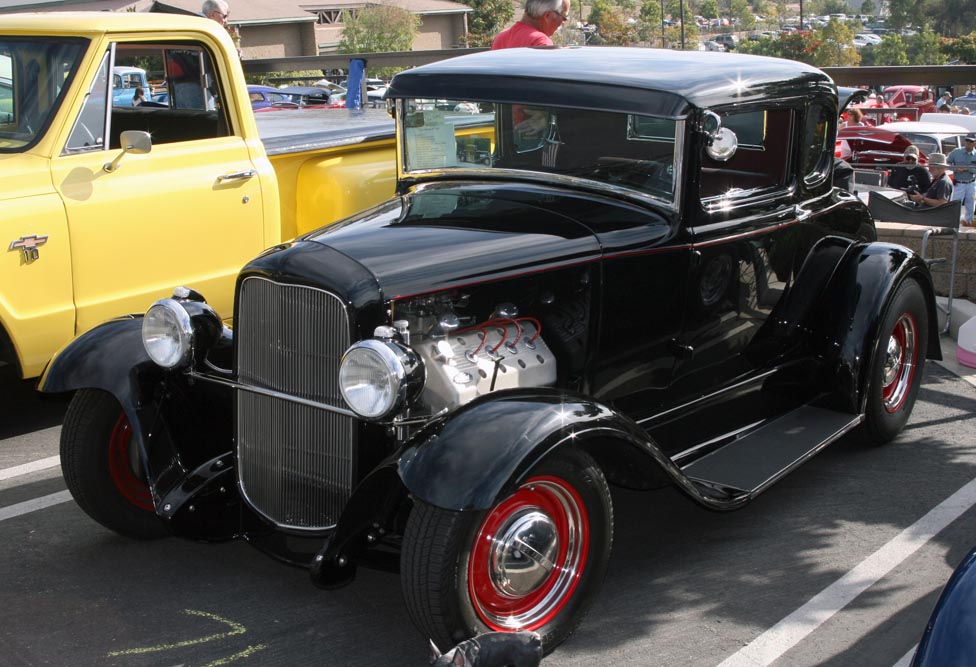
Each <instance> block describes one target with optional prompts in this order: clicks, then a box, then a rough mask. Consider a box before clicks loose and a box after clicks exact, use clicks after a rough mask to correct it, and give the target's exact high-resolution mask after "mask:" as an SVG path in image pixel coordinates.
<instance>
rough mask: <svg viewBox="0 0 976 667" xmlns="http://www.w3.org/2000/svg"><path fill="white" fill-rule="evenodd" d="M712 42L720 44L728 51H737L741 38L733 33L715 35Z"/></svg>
mask: <svg viewBox="0 0 976 667" xmlns="http://www.w3.org/2000/svg"><path fill="white" fill-rule="evenodd" d="M711 41H713V42H718V43H719V44H721V45H722V46H724V47H725V50H726V51H735V47H736V45H737V44H738V43H739V38H738V37H736V36H735V35H733V34H732V33H722V34H720V35H714V36H713V37H712V38H711Z"/></svg>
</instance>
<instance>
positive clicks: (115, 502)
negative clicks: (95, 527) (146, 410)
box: [61, 389, 168, 540]
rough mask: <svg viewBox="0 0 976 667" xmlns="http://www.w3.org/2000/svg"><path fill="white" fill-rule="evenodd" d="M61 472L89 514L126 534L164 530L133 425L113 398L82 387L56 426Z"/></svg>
mask: <svg viewBox="0 0 976 667" xmlns="http://www.w3.org/2000/svg"><path fill="white" fill-rule="evenodd" d="M61 472H62V473H63V475H64V481H65V483H66V484H67V486H68V490H69V491H70V492H71V495H72V497H73V498H74V499H75V502H77V503H78V505H79V506H80V507H81V509H83V510H84V511H85V513H86V514H87V515H88V516H90V517H91V518H92V519H94V520H95V521H97V522H98V523H100V524H102V525H103V526H105V527H106V528H108V529H109V530H113V531H115V532H116V533H118V534H120V535H123V536H125V537H131V538H134V539H141V540H148V539H155V538H159V537H163V536H165V535H167V534H168V533H167V531H166V527H165V526H164V525H163V522H162V520H161V519H160V518H159V517H158V516H156V512H155V509H154V507H153V500H152V494H151V493H150V491H149V486H148V485H147V484H146V481H145V475H144V473H143V471H142V463H141V461H140V459H139V455H138V448H137V447H136V445H135V443H134V442H133V441H132V427H131V426H130V425H129V420H128V419H126V417H125V413H124V412H123V411H122V407H121V406H120V405H119V403H118V401H116V400H115V398H114V397H113V396H112V395H111V394H108V393H106V392H104V391H99V390H96V389H82V390H80V391H78V392H77V393H76V394H75V395H74V397H73V398H72V399H71V404H70V405H69V406H68V411H67V413H65V417H64V425H63V426H62V427H61Z"/></svg>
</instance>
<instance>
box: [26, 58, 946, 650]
mask: <svg viewBox="0 0 976 667" xmlns="http://www.w3.org/2000/svg"><path fill="white" fill-rule="evenodd" d="M531 56H532V57H531V58H527V57H525V53H524V52H523V51H520V50H517V49H508V50H501V51H489V52H482V53H477V54H473V55H468V56H464V57H461V58H456V59H452V60H446V61H442V62H439V63H435V64H431V65H426V66H423V67H418V68H416V69H413V70H409V71H406V72H403V73H401V74H399V75H398V76H397V77H396V78H395V79H394V80H393V82H392V83H391V84H390V87H389V89H388V91H387V95H386V97H387V99H388V100H393V101H394V111H395V115H396V122H397V136H398V151H397V155H398V186H397V196H396V197H394V198H393V199H391V200H389V201H387V202H385V203H382V204H380V205H378V206H376V207H373V208H370V209H368V210H366V211H363V212H362V213H360V214H357V215H354V216H352V217H350V218H347V219H345V220H343V221H340V222H338V223H336V224H335V225H332V226H329V227H325V228H323V229H321V230H319V231H316V232H312V233H310V234H307V235H304V236H301V237H299V238H297V239H295V240H294V241H292V242H288V243H283V244H281V245H278V246H275V247H273V248H271V249H269V250H268V251H266V252H265V253H263V254H262V255H260V256H259V257H258V258H256V259H255V260H254V261H252V262H251V263H250V264H248V265H247V266H245V267H244V269H243V270H242V271H241V273H240V276H239V278H238V281H237V296H236V301H235V303H236V306H235V312H234V313H233V316H234V328H233V331H232V330H230V329H228V328H226V327H224V326H223V325H222V323H221V322H222V319H221V318H222V317H226V316H228V315H230V313H216V312H215V311H214V310H213V309H212V308H211V307H210V306H209V305H208V304H207V303H206V301H205V300H204V296H203V295H201V294H200V293H198V292H196V291H194V290H193V289H191V288H187V287H181V288H178V289H177V290H176V291H175V292H174V294H173V297H172V298H168V299H163V300H161V301H158V302H157V303H155V304H153V305H152V306H151V307H150V308H149V310H148V311H147V313H146V315H145V316H144V317H143V316H133V317H130V318H125V319H119V320H113V321H110V322H107V323H105V324H103V325H102V326H100V327H97V328H96V329H94V330H92V331H90V332H88V333H86V334H84V335H83V336H81V337H79V338H78V339H76V340H75V341H74V342H73V343H72V344H71V345H69V346H68V347H66V348H65V349H64V350H63V351H62V352H61V353H60V354H59V355H58V356H57V357H56V358H55V359H54V360H53V361H52V362H51V364H50V365H49V366H48V368H47V370H46V372H45V374H44V376H43V377H42V379H41V382H40V388H41V390H42V391H45V392H64V391H71V390H75V391H76V393H75V395H74V397H73V399H72V402H71V406H70V407H69V409H68V413H67V416H66V418H65V422H64V427H63V429H62V440H61V461H62V467H63V470H64V475H65V479H66V481H67V485H68V488H69V489H70V490H71V493H72V494H73V495H74V497H75V499H76V500H77V502H78V503H79V505H80V506H81V507H82V508H83V509H84V510H85V511H86V512H87V513H88V514H89V515H90V516H91V517H92V518H93V519H95V520H96V521H98V522H100V523H102V524H103V525H105V526H107V527H109V528H110V529H112V530H114V531H116V532H118V533H120V534H122V535H126V536H129V537H134V538H152V537H159V536H162V535H165V534H167V533H175V534H180V535H184V536H188V537H192V538H199V539H226V538H231V537H238V536H243V537H244V538H245V539H247V540H248V541H249V542H250V543H252V544H254V545H255V546H258V547H259V548H261V549H263V550H265V551H267V552H269V553H270V554H273V555H274V556H275V557H277V558H279V559H282V560H285V561H289V562H292V563H295V564H299V565H303V566H305V567H307V568H308V569H309V572H310V574H311V578H312V580H313V581H314V582H315V583H316V584H317V585H319V586H322V587H325V588H328V587H334V586H339V585H343V584H346V583H348V582H350V581H351V580H352V579H353V576H354V574H355V571H356V567H357V566H358V565H364V566H372V567H381V568H388V569H391V570H399V571H400V577H401V585H402V589H403V593H404V600H405V602H406V607H407V610H408V612H409V614H410V616H411V617H412V619H413V621H414V622H415V624H416V625H417V627H418V628H419V629H420V631H421V632H422V633H423V634H424V635H426V636H427V637H431V638H433V639H434V641H435V642H436V643H437V644H438V646H439V647H440V648H441V649H442V650H446V649H447V648H449V647H451V646H453V645H454V644H456V643H457V642H458V641H460V640H462V639H464V638H465V637H470V636H474V635H478V634H481V633H482V632H486V631H513V630H532V631H536V632H538V633H539V634H540V635H541V637H542V641H543V645H544V647H545V649H546V650H552V649H553V648H554V647H555V646H556V645H558V644H559V643H560V642H561V641H563V640H564V639H565V638H566V637H567V636H568V635H569V634H570V633H571V632H572V631H573V629H574V628H575V627H576V626H577V625H578V624H579V622H580V621H581V619H582V618H583V615H584V614H585V612H586V610H587V609H588V608H589V607H590V605H591V604H592V602H593V601H594V599H595V598H596V596H597V595H598V593H599V590H600V587H601V583H602V579H603V577H604V574H605V573H606V570H607V564H608V561H609V557H610V551H611V545H612V539H613V533H614V523H613V508H612V504H611V496H610V492H609V485H610V484H615V485H620V486H623V487H627V488H631V489H642V490H652V489H657V488H662V487H667V486H669V485H673V486H675V487H677V488H678V489H679V490H680V491H681V492H682V493H684V494H685V495H686V496H687V497H688V498H689V499H690V500H691V501H693V502H696V503H699V504H701V505H702V506H704V507H707V508H711V509H714V510H733V509H737V508H740V507H742V506H744V505H745V504H747V503H748V502H749V501H751V500H752V499H753V498H755V497H756V496H757V495H758V494H759V493H761V492H762V491H764V490H765V489H767V488H769V487H770V486H771V485H772V484H773V483H774V482H776V481H778V480H779V479H781V478H782V477H784V476H785V475H786V474H787V473H789V472H790V471H792V470H793V469H795V468H796V467H797V466H799V465H800V464H802V463H803V462H805V461H806V460H807V459H809V458H810V457H812V456H813V455H815V454H816V453H817V452H819V451H820V450H821V449H822V448H823V447H825V446H827V445H828V444H830V443H831V442H833V441H835V440H837V439H838V438H839V437H841V436H842V435H843V434H845V433H847V432H849V431H851V430H852V429H855V428H860V429H861V430H862V432H863V435H864V437H865V438H867V439H868V440H870V441H871V442H874V443H878V444H881V443H885V442H888V441H890V440H892V439H893V438H895V437H896V436H897V435H898V434H899V432H900V431H901V430H902V428H903V427H904V425H905V423H906V421H907V420H908V417H909V415H910V413H911V411H912V407H913V405H914V402H915V397H916V393H917V391H918V387H919V384H920V381H921V376H922V371H923V368H924V363H925V359H926V357H928V358H939V357H940V352H939V342H938V333H937V330H936V326H937V323H936V317H935V304H934V296H933V292H932V285H931V278H930V275H929V272H928V268H927V266H926V264H925V263H924V262H923V261H921V260H920V259H919V258H918V257H917V256H916V255H915V254H913V253H912V251H910V250H908V249H906V248H902V247H900V246H896V245H891V244H880V243H875V242H874V240H875V238H876V235H875V230H874V227H873V224H872V219H871V217H870V215H869V214H868V212H867V210H866V209H865V207H864V206H863V205H862V204H861V203H860V202H859V201H858V199H857V198H856V197H854V196H852V195H850V194H848V193H846V192H843V191H840V190H837V189H834V188H833V187H832V185H831V171H832V168H833V167H832V165H833V150H834V140H835V134H836V123H837V116H838V110H839V109H838V100H837V94H836V91H835V89H834V86H833V83H832V82H831V81H830V79H829V78H828V77H827V76H826V75H824V74H823V73H822V72H820V71H819V70H817V69H815V68H812V67H809V66H807V65H804V64H801V63H797V62H793V61H785V60H777V59H770V58H761V57H755V56H744V55H739V54H726V53H723V54H712V53H704V52H702V53H692V52H676V51H661V50H645V49H639V48H595V49H587V48H581V49H543V50H538V51H535V52H533V53H532V54H531ZM431 101H435V102H434V103H432V102H431ZM458 109H460V110H462V111H458ZM472 110H473V111H476V112H477V113H467V112H466V111H472ZM213 242H214V243H219V242H220V240H219V239H213ZM647 500H648V502H654V501H655V496H654V495H653V494H648V496H647ZM641 528H642V529H648V528H650V527H647V526H644V527H641ZM616 529H617V530H631V529H636V527H631V526H617V527H616Z"/></svg>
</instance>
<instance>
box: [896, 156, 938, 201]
mask: <svg viewBox="0 0 976 667" xmlns="http://www.w3.org/2000/svg"><path fill="white" fill-rule="evenodd" d="M930 185H932V178H931V177H930V176H929V172H928V170H926V169H925V167H923V166H922V165H920V164H919V163H918V148H916V147H915V146H909V147H908V148H906V149H905V161H904V162H903V163H902V164H896V165H895V167H894V168H893V169H892V170H891V174H890V175H889V176H888V186H889V187H892V188H895V189H897V190H904V191H905V192H909V193H910V192H913V191H914V192H925V191H926V190H928V189H929V186H930Z"/></svg>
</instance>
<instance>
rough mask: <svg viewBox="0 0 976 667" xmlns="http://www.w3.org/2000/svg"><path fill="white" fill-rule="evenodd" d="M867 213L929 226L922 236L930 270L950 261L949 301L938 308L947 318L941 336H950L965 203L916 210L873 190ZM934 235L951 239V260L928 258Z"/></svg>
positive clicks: (956, 202) (881, 218)
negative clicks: (943, 306)
mask: <svg viewBox="0 0 976 667" xmlns="http://www.w3.org/2000/svg"><path fill="white" fill-rule="evenodd" d="M868 210H870V211H871V215H873V216H874V219H875V220H882V221H884V222H901V223H904V224H908V225H918V226H920V227H928V229H926V230H925V232H924V233H923V234H922V252H921V257H922V259H923V260H925V263H926V264H928V265H929V266H930V267H931V266H934V265H936V264H943V263H945V262H946V261H949V298H948V300H947V302H946V307H945V308H942V306H939V310H942V311H943V312H944V313H945V315H946V319H945V327H943V329H942V332H941V333H943V334H946V333H949V320H950V319H951V318H952V293H953V290H954V288H955V283H956V259H957V257H958V254H959V219H960V217H961V214H962V202H960V201H951V202H949V203H947V204H943V205H942V206H935V207H932V208H916V207H914V206H906V205H905V204H902V203H900V202H898V201H896V200H894V199H889V198H888V197H885V196H884V195H883V194H882V193H880V192H877V191H872V192H870V193H869V194H868ZM932 236H952V259H951V260H947V259H946V258H945V257H940V258H932V259H929V258H928V257H927V256H926V253H927V251H928V243H929V237H932Z"/></svg>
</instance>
